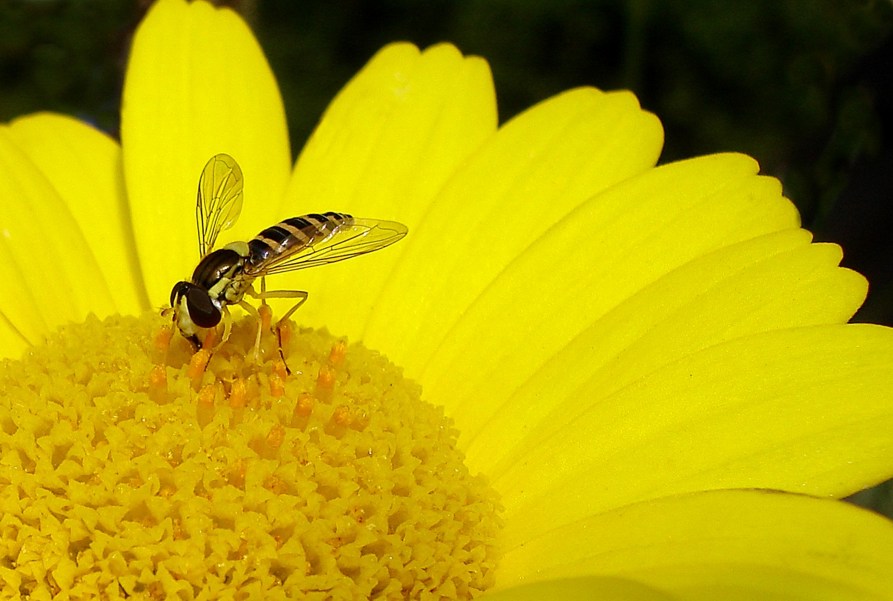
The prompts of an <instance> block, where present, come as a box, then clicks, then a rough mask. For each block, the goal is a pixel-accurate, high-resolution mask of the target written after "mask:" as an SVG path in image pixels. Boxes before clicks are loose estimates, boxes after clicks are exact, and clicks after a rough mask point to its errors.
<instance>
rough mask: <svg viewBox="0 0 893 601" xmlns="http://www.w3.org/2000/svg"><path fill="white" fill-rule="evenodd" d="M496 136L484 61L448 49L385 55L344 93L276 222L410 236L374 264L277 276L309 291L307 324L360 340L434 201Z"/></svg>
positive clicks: (393, 49) (308, 151) (307, 151)
mask: <svg viewBox="0 0 893 601" xmlns="http://www.w3.org/2000/svg"><path fill="white" fill-rule="evenodd" d="M495 129H496V101H495V98H494V92H493V82H492V79H491V76H490V70H489V68H488V66H487V63H486V62H485V61H483V60H481V59H480V58H477V57H463V56H462V55H461V54H460V53H459V51H458V50H456V48H454V47H453V46H450V45H447V44H441V45H438V46H434V47H431V48H428V49H427V50H425V51H424V52H421V53H420V52H419V50H418V48H416V47H415V46H413V45H411V44H392V45H390V46H387V47H385V48H384V49H382V50H381V51H380V52H379V53H378V54H376V55H375V57H373V58H372V59H371V60H370V62H369V64H368V65H366V67H365V68H363V70H362V71H360V72H359V73H358V74H357V75H356V77H354V78H353V79H352V80H351V81H350V83H348V84H347V86H346V87H345V88H344V89H343V90H342V91H341V92H340V93H339V94H338V96H337V97H336V98H335V100H334V101H333V102H332V104H331V106H330V107H329V108H328V110H327V111H326V113H325V115H324V116H323V118H322V121H321V122H320V124H319V126H318V127H317V129H316V131H315V132H314V134H313V136H312V137H311V138H310V141H309V142H308V144H307V146H306V147H305V148H304V150H303V151H302V153H301V156H300V158H299V159H298V162H297V165H296V167H295V173H294V177H293V179H292V181H291V184H290V185H289V188H288V193H287V195H286V197H285V202H284V204H283V205H282V206H281V208H280V212H279V216H280V217H282V218H284V217H291V216H294V215H297V214H301V213H310V212H323V211H332V210H334V211H342V212H348V213H351V214H353V215H355V216H358V217H371V218H375V219H387V220H393V221H399V222H402V223H404V224H406V225H407V226H409V230H410V235H409V238H408V239H407V240H404V241H402V242H400V244H399V245H397V246H395V247H393V248H389V249H387V250H385V251H383V252H381V253H376V254H375V256H369V257H362V258H359V259H354V260H352V261H350V262H348V263H344V264H339V265H337V266H331V267H326V268H325V269H321V270H312V271H308V272H301V273H299V274H295V275H293V276H286V277H282V278H277V280H276V281H277V284H276V286H277V287H280V288H282V287H285V288H288V287H293V288H301V289H305V290H309V291H310V300H309V301H308V303H307V304H306V305H304V306H303V307H302V308H301V313H300V316H299V317H300V319H301V321H302V322H304V323H308V324H313V325H326V326H328V327H329V328H331V329H332V330H334V331H336V332H338V333H340V334H347V335H350V336H351V337H353V338H358V337H360V335H361V333H362V328H363V326H364V324H365V323H366V321H367V319H368V315H369V313H370V311H372V307H373V305H375V306H376V311H377V310H378V306H377V303H376V299H377V297H378V296H379V293H380V290H381V288H382V286H383V285H384V283H385V281H386V280H387V278H388V274H389V273H390V271H391V270H392V268H393V265H394V264H395V263H396V262H397V260H398V258H399V257H400V254H401V253H402V252H403V251H404V250H405V248H406V245H407V244H408V243H411V242H412V238H413V237H414V231H415V228H416V226H417V225H418V223H419V221H420V220H421V218H422V215H423V213H424V211H425V210H426V209H427V207H428V206H429V204H430V202H431V198H432V197H433V196H434V195H435V194H436V193H437V191H438V190H440V188H441V187H442V186H443V185H444V182H445V181H446V180H447V179H448V178H449V177H450V176H451V175H452V174H453V173H454V172H455V170H456V168H457V166H458V165H460V164H461V163H462V162H463V161H465V159H466V158H467V157H468V156H469V154H471V153H472V152H473V151H474V150H475V149H477V148H478V146H480V144H481V143H482V142H483V141H484V140H486V139H487V138H489V137H490V136H491V135H493V132H494V131H495Z"/></svg>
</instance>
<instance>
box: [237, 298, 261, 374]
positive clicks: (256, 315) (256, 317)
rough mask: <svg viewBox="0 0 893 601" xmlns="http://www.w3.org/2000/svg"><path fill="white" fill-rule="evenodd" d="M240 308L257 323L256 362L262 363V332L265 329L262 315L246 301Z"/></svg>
mask: <svg viewBox="0 0 893 601" xmlns="http://www.w3.org/2000/svg"><path fill="white" fill-rule="evenodd" d="M239 306H240V307H242V308H243V309H245V312H246V313H248V314H249V315H251V316H252V317H253V318H254V320H255V321H256V322H257V333H256V334H255V335H254V362H255V363H260V331H261V330H262V329H263V328H262V327H261V323H262V320H261V317H260V313H258V311H257V309H255V308H254V307H252V306H251V304H250V303H247V302H245V301H239Z"/></svg>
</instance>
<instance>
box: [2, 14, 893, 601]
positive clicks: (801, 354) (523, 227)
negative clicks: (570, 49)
mask: <svg viewBox="0 0 893 601" xmlns="http://www.w3.org/2000/svg"><path fill="white" fill-rule="evenodd" d="M661 141H662V131H661V127H660V124H659V122H658V121H657V119H656V118H655V117H654V116H652V115H650V114H648V113H646V112H644V111H642V110H641V109H640V108H639V106H638V104H637V102H636V99H635V98H634V97H633V96H632V95H631V94H629V93H625V92H619V93H603V92H600V91H597V90H594V89H578V90H571V91H568V92H566V93H564V94H561V95H559V96H557V97H555V98H552V99H549V100H547V101H545V102H543V103H542V104H540V105H537V106H535V107H533V108H531V109H530V110H529V111H527V112H525V113H524V114H522V115H520V116H519V117H518V118H516V119H514V120H512V121H511V122H509V123H507V124H505V125H504V126H502V127H499V128H497V124H496V108H495V100H494V97H493V89H492V83H491V80H490V74H489V71H488V68H487V65H486V63H485V62H484V61H483V60H481V59H478V58H474V57H470V58H469V57H463V56H461V55H460V54H459V52H458V51H457V50H456V49H455V48H453V47H452V46H449V45H439V46H436V47H433V48H430V49H428V50H426V51H424V52H421V53H420V52H419V51H418V50H417V49H416V48H415V47H413V46H411V45H408V44H395V45H391V46H388V47H386V48H385V49H383V50H382V51H381V52H380V53H379V54H378V55H376V56H375V57H374V58H373V59H372V60H371V61H370V63H369V64H368V65H367V66H366V68H364V69H363V70H362V71H361V72H360V73H359V74H358V75H357V76H356V77H355V78H354V79H353V80H352V81H351V82H350V83H349V84H348V85H347V86H346V87H345V88H344V90H343V91H342V92H341V93H340V94H339V95H338V97H337V98H336V99H335V100H334V102H333V103H332V105H331V106H330V108H329V109H328V111H327V112H326V114H325V115H324V116H323V119H322V121H321V123H320V125H319V127H318V128H317V130H316V132H315V134H314V135H313V137H312V138H311V140H310V141H309V142H308V144H307V146H306V148H304V149H303V151H302V152H301V154H300V157H299V158H298V161H297V164H296V165H295V166H294V169H292V166H291V156H290V150H289V147H288V138H287V132H286V127H285V119H284V113H283V109H282V105H281V100H280V97H279V93H278V90H277V87H276V83H275V80H274V79H273V76H272V74H271V72H270V70H269V67H268V65H267V63H266V61H265V59H264V57H263V55H262V53H261V51H260V49H259V47H258V46H257V43H256V42H255V40H254V39H253V37H252V35H251V33H250V31H249V30H248V29H247V27H246V26H245V24H244V23H243V22H242V21H241V20H240V19H239V18H238V17H237V16H236V15H235V14H233V13H232V12H230V11H228V10H215V9H213V8H211V7H210V6H209V5H208V4H205V3H203V2H195V3H192V4H188V5H187V4H186V3H184V2H183V1H182V0H161V1H160V2H158V3H157V4H156V5H155V6H154V7H153V8H152V10H151V11H150V12H149V14H148V15H147V17H146V19H145V21H144V22H143V23H142V25H141V26H140V29H139V31H138V33H137V36H136V38H135V40H134V45H133V50H132V54H131V59H130V64H129V66H128V71H127V79H126V84H125V90H124V100H123V107H122V128H121V144H120V145H119V144H118V143H117V142H115V141H114V140H112V139H110V138H108V137H107V136H105V135H103V134H101V133H99V132H97V131H95V130H93V129H91V128H90V127H89V126H87V125H84V124H82V123H79V122H77V121H75V120H73V119H70V118H67V117H63V116H58V115H49V114H40V115H32V116H27V117H23V118H21V119H19V120H17V121H15V122H13V123H12V124H10V125H9V126H8V127H4V128H3V130H2V135H0V195H2V198H3V201H2V202H0V233H2V237H0V241H2V244H0V281H3V283H4V301H3V304H2V307H0V309H2V316H3V319H2V320H0V344H2V347H0V348H2V349H3V351H4V354H5V355H7V356H19V355H21V354H22V353H23V352H25V351H27V349H29V348H30V346H31V345H40V344H41V342H42V340H43V339H44V337H45V336H46V335H47V333H48V332H50V331H52V330H55V329H56V328H57V327H58V326H60V325H62V324H66V323H69V322H78V321H83V320H84V318H85V317H86V316H87V315H88V313H90V312H92V313H95V314H97V315H98V316H99V317H105V316H109V315H114V314H117V313H120V314H124V315H128V314H133V315H135V314H140V313H143V312H145V311H148V310H153V309H157V308H158V307H160V306H162V305H163V304H165V303H166V302H167V299H168V295H169V293H170V288H171V285H172V284H173V283H174V282H175V281H177V280H178V279H181V278H182V277H184V276H186V275H188V274H189V273H190V272H191V270H192V268H194V266H195V261H196V256H195V244H196V241H195V225H194V222H193V204H192V203H193V200H192V199H193V198H194V196H193V194H194V193H195V187H196V182H197V177H198V174H199V173H200V171H201V168H202V166H203V165H204V163H205V162H206V161H207V160H208V158H209V157H210V156H212V155H214V154H216V153H219V152H226V153H228V154H231V155H232V156H234V157H235V158H236V159H237V160H238V161H239V163H240V165H241V167H242V170H243V172H244V173H245V206H244V210H243V214H242V216H241V218H240V220H239V222H238V224H237V226H236V227H235V228H234V229H233V230H232V231H229V232H226V234H225V235H226V236H229V238H230V239H248V238H250V237H251V236H252V235H254V234H255V233H257V232H258V231H260V230H261V229H263V228H264V227H267V226H269V225H271V224H272V223H275V222H276V221H277V220H279V219H281V218H284V217H288V216H292V215H295V214H300V213H306V212H312V211H328V210H336V211H346V212H350V213H352V214H355V215H360V216H367V217H374V218H381V219H393V220H398V221H401V222H403V223H406V224H407V225H408V226H409V229H410V234H409V236H408V237H407V238H406V239H405V240H404V241H402V242H401V243H400V244H398V245H396V246H394V247H392V248H390V249H388V250H387V251H383V252H381V253H378V254H376V255H375V256H374V259H373V258H372V257H367V258H364V259H362V260H357V261H352V262H346V263H343V264H339V265H337V266H331V267H327V268H326V269H320V270H311V271H307V272H301V273H299V274H290V275H287V276H281V277H278V278H277V280H276V287H279V288H294V289H305V290H309V291H310V292H311V298H310V301H309V302H308V303H307V304H306V305H304V306H303V307H302V308H301V309H300V311H299V313H298V315H297V317H298V321H299V322H300V323H301V324H302V325H304V324H306V325H311V326H325V327H328V328H330V329H331V330H333V331H334V332H337V333H338V334H339V335H346V336H347V337H349V338H350V339H351V340H361V341H362V342H363V343H364V344H365V345H366V346H367V347H369V348H372V349H376V350H378V351H381V352H382V353H383V354H384V355H386V356H387V357H388V358H389V359H391V360H392V361H393V362H394V363H395V364H396V365H398V366H400V367H402V368H403V370H404V371H405V373H406V375H407V376H409V377H410V378H412V379H414V380H416V381H418V382H419V383H420V384H421V386H422V389H423V396H424V398H425V399H426V400H427V401H429V402H431V403H433V404H435V405H438V406H442V407H443V408H444V412H445V413H446V414H447V415H448V416H449V417H450V418H451V419H452V420H453V423H454V424H455V427H456V429H457V430H458V432H459V438H458V445H459V448H460V449H461V451H462V452H463V453H464V454H465V465H467V467H468V470H469V471H470V473H471V474H472V475H473V474H478V473H480V474H483V475H484V476H485V477H486V479H487V480H488V481H489V483H490V485H491V486H492V488H493V489H494V490H495V491H496V493H497V494H498V496H499V499H500V502H501V504H502V506H503V507H504V510H503V512H502V514H501V519H502V521H503V522H504V525H503V527H502V529H501V530H500V531H499V533H498V535H497V540H496V542H497V545H498V547H499V551H500V555H501V557H500V560H499V563H498V566H497V568H496V570H495V573H494V578H495V584H494V585H493V587H492V589H491V590H490V591H488V592H487V593H485V594H484V595H483V596H482V597H481V598H490V599H503V600H511V601H518V600H521V599H553V598H554V599H583V598H585V599H591V598H603V599H630V600H633V599H634V600H648V599H705V598H710V599H717V598H721V599H739V598H740V599H753V598H785V599H788V598H794V599H893V525H891V523H890V522H888V521H887V520H885V519H883V518H880V517H878V516H875V515H873V514H871V513H869V512H866V511H863V510H860V509H857V508H854V507H852V506H850V505H847V504H844V503H840V502H838V501H835V500H834V499H837V498H840V497H843V496H846V495H848V494H851V493H853V492H854V491H857V490H860V489H862V488H864V487H866V486H870V485H872V484H874V483H877V482H879V481H882V480H884V479H886V478H888V477H890V476H891V475H893V463H891V460H890V453H889V451H890V449H891V448H893V410H891V406H893V405H891V403H890V398H891V394H890V391H891V390H893V333H891V331H890V330H889V329H886V328H882V327H879V326H872V325H847V324H846V322H847V320H849V318H850V317H851V316H852V315H853V313H854V312H855V310H856V309H857V308H858V306H859V305H860V303H861V302H862V300H863V299H864V295H865V292H866V283H865V281H864V279H863V278H862V277H861V276H859V275H857V274H855V273H853V272H851V271H848V270H845V269H841V268H839V267H838V263H839V260H840V258H841V252H840V249H839V248H838V247H836V246H834V245H827V244H811V238H810V235H809V233H808V232H806V231H804V230H802V229H800V228H799V220H798V215H797V213H796V211H795V209H794V208H793V206H792V205H791V204H790V203H789V202H788V201H787V200H786V199H785V198H784V197H783V196H782V194H781V189H780V185H779V183H778V182H777V181H776V180H774V179H771V178H767V177H761V176H758V175H757V170H758V169H757V165H756V164H755V162H754V161H753V160H751V159H749V158H748V157H744V156H740V155H732V154H728V155H715V156H708V157H701V158H697V159H693V160H690V161H685V162H680V163H673V164H668V165H664V166H661V167H655V166H654V165H655V162H656V161H657V157H658V154H659V151H660V146H661ZM293 276H294V277H293ZM91 323H92V325H91ZM107 323H110V322H107ZM147 323H149V322H147ZM85 327H92V328H94V329H96V328H97V327H98V326H97V323H96V322H95V321H94V322H88V324H87V326H85ZM103 327H111V326H110V325H106V326H103ZM141 327H144V328H145V327H146V326H145V324H144V326H141ZM307 336H308V337H309V336H310V335H309V334H308V335H307ZM134 340H135V341H136V342H134V343H133V344H137V342H138V341H139V337H137V338H135V339H134ZM128 343H129V342H128ZM134 348H136V347H134ZM27 354H28V355H35V353H34V352H33V351H32V352H28V353H27ZM35 356H36V355H35ZM141 360H143V361H144V362H145V361H148V360H147V359H145V358H143V359H141ZM370 361H371V360H370ZM110 363H111V364H112V365H114V358H112V359H110ZM10 365H13V366H16V365H17V364H12V363H9V364H7V367H9V366H10ZM376 365H377V364H376ZM72 369H74V370H75V375H71V376H70V377H71V378H72V379H74V380H76V379H77V378H78V377H79V376H78V375H77V372H76V368H72ZM376 369H378V368H376ZM387 369H389V368H384V367H382V368H380V371H387ZM53 370H54V373H59V374H62V373H66V374H67V373H68V372H66V371H65V368H64V367H63V366H62V365H61V364H57V365H56V366H55V367H54V368H53ZM389 377H390V376H389ZM60 379H62V380H64V379H65V378H60ZM72 390H73V389H72ZM184 394H185V393H184ZM212 394H213V392H212ZM230 394H231V395H232V394H234V393H232V391H231V392H230ZM40 400H41V402H45V401H46V399H43V398H41V399H40ZM190 402H193V403H194V402H196V401H194V400H191V397H190ZM199 402H200V399H199ZM4 403H5V405H4V407H5V408H4V410H3V413H2V415H0V432H2V433H3V435H4V436H6V437H7V438H6V439H4V440H7V439H12V438H14V437H15V431H16V428H17V424H18V423H19V422H18V421H17V420H19V419H20V416H21V415H24V414H26V413H28V407H27V406H22V405H21V403H22V401H21V399H18V398H5V399H4ZM17 403H19V404H18V405H17ZM138 410H139V409H138V408H137V411H138ZM296 411H297V409H296ZM97 415H99V417H97V419H100V418H101V415H102V414H101V412H100V413H99V414H97ZM432 423H435V422H432ZM51 427H52V424H49V425H46V424H44V425H41V423H40V420H39V419H37V418H35V420H34V424H33V428H34V430H31V431H41V428H45V429H47V430H48V429H50V428H51ZM445 427H446V426H445ZM274 434H275V436H274ZM68 435H70V436H74V434H73V433H69V434H68ZM35 436H36V435H35ZM118 436H119V438H126V437H124V436H123V435H121V434H119V435H118ZM269 436H273V438H274V439H276V441H277V442H276V445H275V446H277V447H278V446H279V444H280V442H281V441H280V440H279V439H278V438H276V437H278V436H280V434H278V430H270V434H269ZM107 438H108V441H107V442H108V445H106V446H111V447H113V448H114V444H115V438H114V436H112V434H109V436H108V437H107ZM271 440H272V439H271ZM28 442H29V441H23V440H18V443H19V444H21V445H27V444H28ZM32 442H33V441H32ZM130 442H131V443H132V442H133V441H130ZM268 444H272V443H270V442H269V440H268ZM35 445H36V447H39V446H40V442H39V441H38V442H37V443H34V445H32V446H35ZM22 448H24V447H22ZM4 449H5V450H6V449H7V447H4ZM258 452H259V453H261V454H262V450H261V451H258ZM112 454H113V452H112ZM26 455H27V453H26ZM310 464H311V465H312V461H311V462H310ZM2 467H3V468H4V470H5V471H2V472H0V473H2V474H6V475H3V476H2V477H3V478H5V480H4V481H2V482H0V484H2V485H3V486H4V487H6V490H5V493H6V494H5V496H4V500H3V503H4V504H5V507H4V512H3V514H4V517H3V518H0V540H2V541H3V543H4V545H5V548H6V553H7V561H6V563H3V564H0V575H2V581H3V583H4V586H12V585H11V584H10V583H12V582H17V580H16V579H17V578H20V576H16V575H15V574H16V566H17V565H18V564H17V561H22V557H21V553H22V552H23V549H22V547H21V545H20V546H18V547H16V546H15V545H12V546H11V545H10V541H15V540H20V538H19V535H20V533H21V524H20V523H18V522H16V523H13V521H12V517H11V516H13V515H19V514H23V515H25V514H27V512H28V507H23V506H22V505H21V503H17V500H18V499H19V496H21V498H25V499H31V497H29V496H28V494H30V492H31V491H25V490H21V491H19V490H12V488H14V487H13V485H12V480H11V479H10V478H9V476H8V474H10V473H12V472H13V471H16V470H18V471H19V472H21V471H23V470H24V471H27V470H28V467H29V457H23V456H21V454H19V455H17V456H15V457H13V456H12V454H8V453H6V452H5V453H4V459H3V462H2ZM440 475H441V476H443V479H444V480H448V478H447V477H446V476H447V475H449V476H450V477H452V476H453V474H452V473H449V474H447V473H441V474H440ZM47 486H49V485H47ZM51 488H52V487H51V486H49V489H51ZM272 488H275V486H272ZM84 494H88V492H85V493H84ZM482 494H483V493H482ZM29 502H30V501H29ZM144 502H145V503H147V504H148V505H146V512H148V513H151V510H152V508H151V507H150V505H151V504H152V503H153V501H152V500H151V498H147V499H145V500H144ZM50 506H51V507H54V505H52V504H50ZM17 512H18V513H17ZM99 513H100V514H101V513H102V512H101V511H100V512H99ZM41 515H44V514H41ZM97 519H98V520H100V521H101V520H108V519H109V518H107V517H103V516H101V515H100V517H98V518H97ZM37 522H40V523H36V524H31V525H30V526H29V527H33V528H35V529H38V530H39V528H40V527H42V525H43V524H42V522H41V521H40V520H37ZM69 534H70V533H69ZM53 536H55V534H53ZM72 536H73V535H72ZM134 536H136V534H135V535H134ZM50 539H51V544H50V546H52V545H61V547H60V548H62V549H64V550H66V552H68V553H71V554H72V566H74V564H75V563H76V560H77V553H78V549H75V548H72V547H70V546H66V545H69V542H70V541H67V540H63V539H57V538H53V537H50ZM72 540H74V539H72ZM93 542H94V543H95V542H96V541H93ZM84 544H90V541H89V540H87V542H85V543H84ZM97 544H98V543H97ZM407 545H410V543H409V542H407ZM26 546H27V545H26ZM13 552H17V553H20V555H19V557H18V559H17V560H10V559H9V554H10V553H13ZM28 552H29V553H32V554H33V557H34V558H36V560H35V561H38V562H39V561H40V558H41V557H44V556H43V555H41V553H44V552H45V549H28ZM210 552H211V551H209V553H210ZM245 554H250V550H249V551H245V552H244V553H242V555H245ZM107 559H108V561H107V563H106V564H104V565H106V566H107V569H109V570H112V571H114V570H116V569H120V570H121V572H122V573H124V572H126V566H125V565H124V564H125V563H126V561H125V560H123V559H121V558H120V557H119V558H117V559H116V558H115V557H111V558H107ZM143 559H145V558H143ZM324 559H325V558H322V559H320V561H322V562H323V564H324ZM149 560H150V561H152V560H153V559H152V558H149ZM47 569H48V568H47ZM431 571H436V566H435V567H432V568H431ZM74 572H76V568H75V567H71V568H70V569H69V570H68V571H67V572H66V573H67V574H68V575H69V577H72V578H73V577H74V576H71V574H73V573H74ZM112 576H115V574H112ZM127 577H128V578H131V580H129V581H128V582H129V583H130V584H127V583H123V584H122V585H121V586H122V587H125V586H130V585H131V584H133V578H136V576H127ZM122 578H123V577H122ZM122 582H123V581H122ZM61 584H64V583H59V582H58V580H57V581H56V585H57V586H60V590H61ZM404 586H405V587H406V588H404V589H403V590H404V591H406V590H410V589H411V588H412V587H411V586H409V585H406V583H404ZM114 590H115V591H117V588H115V589H114ZM125 590H126V589H125ZM246 590H248V589H246ZM397 590H400V589H399V588H398V589H397ZM52 592H54V591H52ZM267 593H269V594H270V595H272V593H271V592H269V591H267ZM50 594H51V591H47V590H40V591H37V592H34V597H32V598H49V595H50ZM106 594H112V593H110V592H108V591H106ZM115 594H118V593H117V592H116V593H115ZM147 594H150V595H151V594H156V595H160V594H161V593H160V592H158V591H151V590H150V591H148V592H147ZM182 594H186V593H182ZM265 594H266V593H265ZM321 594H324V593H321ZM414 594H420V595H422V593H419V592H418V591H415V592H414ZM432 594H433V593H432ZM438 594H443V595H445V596H446V598H449V596H450V593H449V592H444V591H440V592H439V593H438ZM455 594H458V593H455ZM40 595H42V596H40ZM233 595H234V596H233V597H232V598H241V597H239V596H238V595H236V593H235V592H234V593H233ZM60 598H61V597H60ZM196 598H201V592H200V591H199V592H197V593H196ZM221 598H222V597H221ZM257 598H261V597H257ZM269 598H278V597H274V596H270V597H269ZM420 598H427V597H424V596H423V595H422V596H421V597H420ZM432 598H438V597H432Z"/></svg>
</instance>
